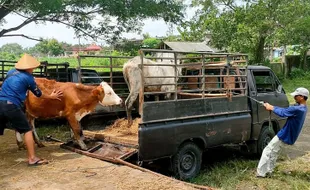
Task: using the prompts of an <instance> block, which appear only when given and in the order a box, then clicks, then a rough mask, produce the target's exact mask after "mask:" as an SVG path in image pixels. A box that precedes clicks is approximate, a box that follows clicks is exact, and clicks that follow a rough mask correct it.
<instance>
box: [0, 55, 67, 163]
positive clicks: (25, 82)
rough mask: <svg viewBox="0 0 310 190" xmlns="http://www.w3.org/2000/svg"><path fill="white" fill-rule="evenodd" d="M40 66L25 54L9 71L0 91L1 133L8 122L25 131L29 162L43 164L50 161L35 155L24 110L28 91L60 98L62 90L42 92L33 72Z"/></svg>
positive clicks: (30, 130) (37, 94) (0, 133)
mask: <svg viewBox="0 0 310 190" xmlns="http://www.w3.org/2000/svg"><path fill="white" fill-rule="evenodd" d="M39 66H40V62H39V61H38V60H37V59H35V58H34V57H32V56H31V55H28V54H24V55H23V56H22V57H21V58H20V60H19V61H18V62H17V63H16V64H15V69H12V70H10V71H8V73H7V75H6V77H5V79H4V82H3V84H2V89H1V91H0V135H3V130H4V128H5V125H6V123H7V122H10V123H11V126H12V127H13V128H14V129H15V130H16V131H18V132H19V133H25V144H26V148H27V152H28V164H29V165H31V166H33V165H41V164H47V163H48V161H47V160H44V159H40V158H38V157H37V156H36V155H35V149H34V140H33V135H32V129H31V127H30V125H29V122H28V120H27V118H26V115H25V113H24V112H23V110H22V107H23V104H24V101H25V99H26V94H27V91H28V90H30V91H31V92H32V93H33V94H34V95H35V96H37V97H43V98H49V99H55V100H60V98H61V96H62V92H60V91H55V90H54V91H53V92H52V93H51V94H44V93H43V94H42V92H41V90H40V89H39V88H38V87H37V85H36V82H35V79H34V77H33V75H32V72H33V70H34V69H35V68H37V67H39Z"/></svg>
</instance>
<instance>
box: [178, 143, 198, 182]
mask: <svg viewBox="0 0 310 190" xmlns="http://www.w3.org/2000/svg"><path fill="white" fill-rule="evenodd" d="M201 160H202V151H201V149H200V148H199V147H198V146H197V145H196V144H194V143H192V142H189V143H185V144H183V145H182V146H181V147H180V148H179V150H178V152H177V154H176V155H175V156H173V158H172V169H173V172H174V175H175V177H176V178H178V179H181V180H188V179H191V178H193V177H195V176H197V174H198V173H199V171H200V168H201Z"/></svg>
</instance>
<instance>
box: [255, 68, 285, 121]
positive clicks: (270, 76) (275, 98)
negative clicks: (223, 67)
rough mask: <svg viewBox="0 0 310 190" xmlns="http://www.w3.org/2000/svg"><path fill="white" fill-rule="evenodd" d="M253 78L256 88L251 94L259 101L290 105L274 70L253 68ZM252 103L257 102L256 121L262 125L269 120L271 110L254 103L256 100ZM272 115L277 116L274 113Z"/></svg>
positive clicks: (283, 105)
mask: <svg viewBox="0 0 310 190" xmlns="http://www.w3.org/2000/svg"><path fill="white" fill-rule="evenodd" d="M252 79H253V84H254V90H252V91H251V92H250V93H251V94H250V95H251V96H252V97H253V98H255V99H257V100H259V101H264V102H268V103H270V104H271V105H275V106H280V107H287V106H288V101H287V97H286V95H285V92H284V90H283V88H282V85H280V82H279V80H278V79H277V77H276V76H275V74H274V73H273V72H272V70H269V69H262V70H252ZM251 103H252V105H253V106H254V105H255V104H256V107H257V117H256V119H257V121H256V122H257V123H259V124H260V125H261V124H262V123H263V122H264V121H268V118H269V112H268V111H266V110H265V107H264V106H260V105H258V103H254V101H252V102H251ZM272 117H276V116H275V115H274V114H272ZM253 122H255V121H253Z"/></svg>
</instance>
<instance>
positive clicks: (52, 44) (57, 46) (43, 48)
mask: <svg viewBox="0 0 310 190" xmlns="http://www.w3.org/2000/svg"><path fill="white" fill-rule="evenodd" d="M35 49H36V50H37V51H38V52H40V53H42V54H45V55H46V54H48V55H54V56H57V55H60V54H62V53H64V48H63V44H62V43H59V42H58V41H57V40H56V39H49V40H42V41H41V42H39V43H37V44H36V45H35Z"/></svg>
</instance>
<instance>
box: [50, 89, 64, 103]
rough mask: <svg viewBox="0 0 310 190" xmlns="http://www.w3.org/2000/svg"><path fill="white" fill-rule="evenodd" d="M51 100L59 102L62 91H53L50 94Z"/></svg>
mask: <svg viewBox="0 0 310 190" xmlns="http://www.w3.org/2000/svg"><path fill="white" fill-rule="evenodd" d="M50 96H51V98H52V99H54V100H59V101H61V97H62V96H63V93H62V91H60V90H57V91H56V90H53V92H52V93H51V94H50Z"/></svg>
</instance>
